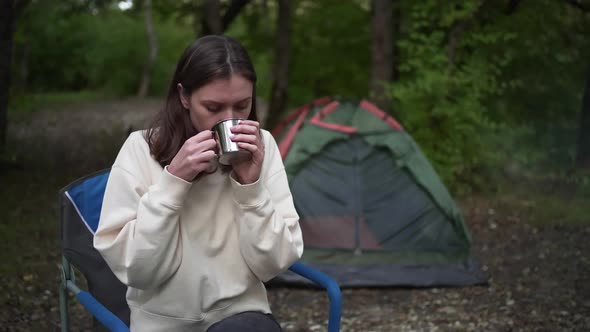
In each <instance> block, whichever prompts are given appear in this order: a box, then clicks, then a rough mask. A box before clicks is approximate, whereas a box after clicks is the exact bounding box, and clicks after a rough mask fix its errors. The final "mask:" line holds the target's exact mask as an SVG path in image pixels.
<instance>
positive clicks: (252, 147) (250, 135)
mask: <svg viewBox="0 0 590 332" xmlns="http://www.w3.org/2000/svg"><path fill="white" fill-rule="evenodd" d="M231 131H232V133H233V134H234V135H233V136H232V138H231V140H232V141H234V142H236V143H237V144H238V146H239V147H240V148H242V149H244V150H246V151H250V152H251V153H252V158H250V159H248V160H244V161H240V162H236V163H234V164H232V167H233V170H234V174H235V176H236V180H237V181H238V182H239V183H241V184H251V183H254V182H256V181H258V178H259V177H260V171H261V170H262V162H263V160H264V142H263V141H262V136H261V135H262V134H261V132H260V124H259V123H258V122H256V121H252V120H241V121H240V123H239V124H238V125H237V126H233V127H232V128H231Z"/></svg>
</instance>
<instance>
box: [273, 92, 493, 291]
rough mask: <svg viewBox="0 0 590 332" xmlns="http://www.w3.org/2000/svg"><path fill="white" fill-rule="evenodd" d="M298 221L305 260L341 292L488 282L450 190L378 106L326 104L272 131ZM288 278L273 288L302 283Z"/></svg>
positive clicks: (279, 279)
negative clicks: (343, 289) (474, 256)
mask: <svg viewBox="0 0 590 332" xmlns="http://www.w3.org/2000/svg"><path fill="white" fill-rule="evenodd" d="M273 135H274V136H275V138H276V140H277V143H278V145H279V149H280V151H281V155H282V157H283V160H284V164H285V169H286V171H287V175H288V178H289V184H290V186H291V191H292V194H293V199H294V202H295V207H296V208H297V211H298V213H299V215H300V218H301V219H300V225H301V228H302V231H303V239H304V243H305V252H304V255H303V261H304V262H306V263H308V264H310V265H312V266H314V267H315V268H317V269H319V270H321V271H324V272H326V273H328V274H330V275H331V276H333V277H334V278H336V279H337V280H338V282H339V283H340V284H341V286H343V287H361V286H416V287H424V286H437V285H439V286H440V285H445V286H453V285H454V286H459V285H471V284H479V283H483V282H485V276H484V275H483V274H482V272H481V271H480V269H479V267H478V264H477V263H476V262H475V261H474V260H473V259H472V258H471V256H470V249H471V239H470V235H469V231H468V229H467V227H466V225H465V222H464V221H463V218H462V216H461V214H460V212H459V210H458V208H457V207H456V205H455V203H454V201H453V199H452V198H451V196H450V194H449V192H448V191H447V189H446V188H445V186H444V185H443V183H442V182H441V180H440V179H439V177H438V176H437V174H436V173H435V171H434V169H433V168H432V166H431V165H430V163H429V162H428V160H427V159H426V157H425V156H424V154H423V153H422V152H421V151H420V148H419V147H418V145H417V144H416V142H415V141H414V140H413V139H412V137H411V136H410V135H409V134H408V133H407V132H405V131H404V129H403V128H402V126H401V125H400V124H399V123H398V122H397V121H396V120H395V119H393V118H392V117H390V116H388V115H387V114H386V113H384V112H383V111H381V110H379V109H378V108H377V107H376V106H375V105H374V104H372V103H370V102H368V101H366V100H362V101H360V102H356V101H352V100H346V99H332V98H323V99H319V100H316V101H315V102H313V103H311V104H309V105H306V106H304V107H302V108H300V109H298V110H296V111H295V112H294V113H293V114H291V116H289V117H288V118H287V119H285V121H284V122H283V123H281V124H280V125H279V126H278V127H276V128H275V129H274V130H273ZM301 281H302V280H301V279H300V278H298V277H297V276H295V275H293V274H289V273H285V274H282V275H281V276H279V277H277V278H276V279H275V280H274V281H273V283H287V284H292V283H299V282H301Z"/></svg>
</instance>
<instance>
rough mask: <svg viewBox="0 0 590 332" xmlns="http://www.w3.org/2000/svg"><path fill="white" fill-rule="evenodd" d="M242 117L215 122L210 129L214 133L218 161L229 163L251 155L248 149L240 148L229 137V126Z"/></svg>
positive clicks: (223, 163) (236, 122)
mask: <svg viewBox="0 0 590 332" xmlns="http://www.w3.org/2000/svg"><path fill="white" fill-rule="evenodd" d="M240 120H243V119H226V120H222V121H219V122H217V123H216V124H215V125H214V126H213V128H212V129H211V130H212V131H213V133H214V135H215V141H216V142H217V149H218V154H219V163H220V164H222V165H231V164H232V163H234V162H236V161H242V160H247V159H249V158H250V157H251V153H250V151H246V150H244V149H240V148H239V147H238V144H237V143H236V142H234V141H232V140H231V139H230V137H231V135H233V134H232V132H231V130H230V128H231V127H233V126H236V125H238V123H239V122H240Z"/></svg>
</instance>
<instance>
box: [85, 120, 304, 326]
mask: <svg viewBox="0 0 590 332" xmlns="http://www.w3.org/2000/svg"><path fill="white" fill-rule="evenodd" d="M262 137H263V139H264V144H265V156H264V163H263V166H262V172H261V175H260V179H259V180H258V181H257V182H255V183H253V184H250V185H241V184H240V183H238V182H236V181H235V180H234V179H233V177H231V176H230V173H226V174H223V173H222V172H221V171H220V170H217V171H216V172H215V173H213V174H209V175H205V176H203V177H201V178H200V179H198V180H197V181H195V182H193V183H190V182H186V181H184V180H182V179H180V178H178V177H175V176H173V175H172V174H170V173H169V172H168V171H167V170H166V169H162V167H161V166H160V165H159V164H158V163H157V162H156V161H155V160H154V159H153V158H152V157H151V155H150V152H149V148H148V144H147V142H146V141H145V139H144V138H143V133H142V132H134V133H132V134H131V135H130V136H129V138H128V139H127V141H126V142H125V143H124V144H123V147H122V148H121V150H120V152H119V155H118V156H117V158H116V160H115V163H114V165H113V167H112V169H111V174H110V176H109V180H108V183H107V186H106V191H105V196H104V202H103V205H102V211H101V216H100V222H99V226H98V229H97V231H96V234H95V236H94V247H95V248H96V249H97V250H98V251H99V252H100V253H101V254H102V256H103V257H104V259H105V260H106V262H107V264H108V265H109V267H110V268H111V269H112V270H113V272H114V273H115V275H116V276H117V277H118V278H119V279H120V280H121V281H122V282H123V283H124V284H126V285H127V286H128V291H127V303H128V304H129V306H130V308H131V331H141V332H150V331H205V330H206V329H207V328H208V327H209V326H211V325H212V324H213V323H215V322H217V321H219V320H221V319H223V318H226V317H228V316H231V315H233V314H236V313H239V312H243V311H261V312H264V313H270V308H269V304H268V300H267V295H266V290H265V287H264V285H263V282H264V281H268V280H269V279H271V278H273V277H274V276H276V275H278V274H279V273H281V272H282V271H284V270H286V269H287V268H288V267H289V266H290V265H291V264H293V263H294V262H295V261H297V260H298V259H299V258H301V255H302V253H303V240H302V236H301V230H300V228H299V216H298V215H297V212H296V211H295V207H294V205H293V199H292V196H291V192H290V190H289V185H288V182H287V176H286V173H285V170H284V167H283V163H282V160H281V156H280V153H279V150H278V148H277V145H276V142H275V141H274V139H273V137H272V136H271V135H270V133H269V132H267V131H264V130H263V131H262Z"/></svg>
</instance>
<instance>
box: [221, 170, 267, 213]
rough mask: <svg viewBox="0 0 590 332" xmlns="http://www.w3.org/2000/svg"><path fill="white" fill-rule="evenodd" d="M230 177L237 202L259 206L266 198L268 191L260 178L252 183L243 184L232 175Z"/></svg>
mask: <svg viewBox="0 0 590 332" xmlns="http://www.w3.org/2000/svg"><path fill="white" fill-rule="evenodd" d="M229 178H230V181H231V186H232V189H233V193H234V200H235V201H236V203H238V204H240V205H243V206H258V205H260V204H261V203H262V202H263V201H264V200H265V195H267V193H266V189H265V188H264V185H262V181H261V180H260V178H258V180H257V181H256V182H254V183H251V184H241V183H239V182H238V181H236V180H235V179H234V177H233V176H231V175H230V177H229Z"/></svg>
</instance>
